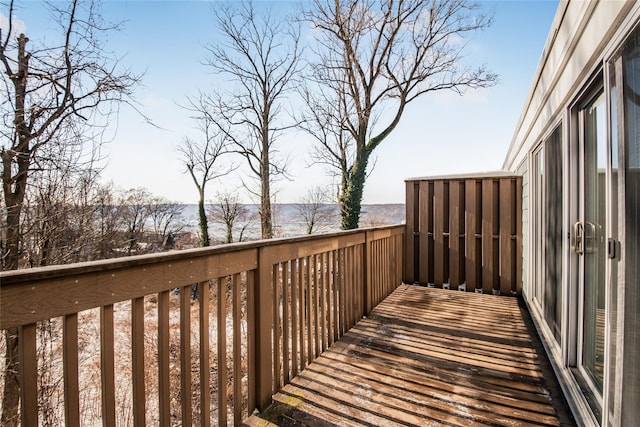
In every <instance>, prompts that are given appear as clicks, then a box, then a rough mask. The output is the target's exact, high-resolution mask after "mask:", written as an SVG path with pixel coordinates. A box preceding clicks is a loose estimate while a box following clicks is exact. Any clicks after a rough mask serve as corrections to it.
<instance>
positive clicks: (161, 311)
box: [158, 291, 171, 427]
mask: <svg viewBox="0 0 640 427" xmlns="http://www.w3.org/2000/svg"><path fill="white" fill-rule="evenodd" d="M170 352H171V350H170V349H169V291H164V292H160V293H159V294H158V410H159V414H158V415H159V418H160V425H161V426H162V427H165V426H170V425H171V394H170V382H169V369H170V365H169V354H170Z"/></svg>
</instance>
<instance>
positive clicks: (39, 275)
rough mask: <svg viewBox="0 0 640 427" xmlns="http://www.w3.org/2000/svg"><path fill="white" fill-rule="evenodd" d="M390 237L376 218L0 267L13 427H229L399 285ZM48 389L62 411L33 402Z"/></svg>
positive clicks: (399, 240)
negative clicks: (13, 346)
mask: <svg viewBox="0 0 640 427" xmlns="http://www.w3.org/2000/svg"><path fill="white" fill-rule="evenodd" d="M403 237H404V226H389V227H379V228H372V229H363V230H355V231H349V232H340V233H334V234H328V235H317V236H311V237H302V238H292V239H281V240H272V241H260V242H251V243H242V244H233V245H226V246H218V247H212V248H204V249H196V250H187V251H180V252H171V253H166V254H160V255H150V256H139V257H131V258H123V259H117V260H109V261H99V262H91V263H83V264H77V265H69V266H59V267H48V268H39V269H32V270H21V271H14V272H4V273H1V274H0V330H3V332H4V331H5V330H9V331H16V333H17V334H18V337H19V341H18V342H19V363H18V368H19V379H20V401H21V405H20V406H21V422H22V425H38V424H42V423H43V422H42V421H43V417H49V418H47V419H54V420H55V419H56V418H55V417H56V416H57V417H59V418H58V421H59V422H64V423H65V424H67V425H72V426H74V425H81V424H94V423H95V422H96V421H97V420H102V424H103V425H109V426H110V425H116V424H134V425H139V426H142V425H145V424H148V423H149V424H159V425H170V424H172V420H173V421H174V422H175V421H176V420H178V422H179V423H180V424H182V425H192V424H194V423H196V421H198V423H199V424H200V425H203V426H206V425H209V424H210V422H211V418H217V420H218V421H217V423H218V424H219V425H226V424H227V423H233V424H236V425H237V424H239V423H240V422H241V421H242V419H244V418H245V417H247V416H248V415H249V414H251V413H252V412H253V410H254V409H255V408H258V409H260V410H262V409H264V408H265V407H266V406H267V405H268V404H269V403H270V401H271V396H272V394H273V393H274V392H275V391H277V390H279V389H280V388H281V387H282V386H283V385H285V384H287V383H288V382H289V381H290V380H291V379H292V378H293V377H295V376H296V375H297V374H298V373H299V372H300V371H301V370H302V369H304V368H305V366H306V365H307V364H309V363H310V362H311V361H312V360H314V359H315V358H316V357H318V355H319V354H320V353H321V352H323V351H324V350H325V349H326V348H327V347H328V346H330V345H331V344H332V343H333V342H334V341H335V340H337V339H338V338H340V337H341V336H342V335H343V334H344V333H345V332H346V331H348V330H349V329H350V328H351V327H352V326H353V325H354V324H355V323H356V322H357V321H358V320H359V319H360V318H361V317H362V316H364V315H366V314H367V313H368V312H369V311H370V310H371V309H372V308H373V307H374V306H375V305H377V303H378V302H380V301H381V300H382V299H384V298H385V297H386V296H387V295H389V294H390V293H391V292H392V291H393V290H394V289H395V288H396V287H397V286H398V285H399V284H400V282H401V276H402V256H403V254H402V253H403ZM196 284H197V298H194V295H195V294H196V292H194V289H195V287H194V285H196ZM91 325H95V326H91ZM45 332H46V333H45ZM44 335H46V337H45V338H46V339H41V338H42V337H43V336H44ZM6 345H7V341H6V340H4V341H3V342H0V348H2V347H3V346H6ZM47 369H49V370H51V371H52V372H56V369H58V370H60V378H61V380H60V381H56V379H55V378H53V379H51V378H49V379H48V380H47V381H48V382H47V381H45V380H44V379H43V375H44V374H45V373H46V371H47ZM49 374H51V372H49ZM50 376H51V375H50ZM96 383H97V385H96ZM45 388H46V391H47V393H43V390H44V389H45ZM96 389H97V390H96ZM52 390H53V391H52ZM56 390H57V396H59V400H62V401H63V402H64V405H63V408H64V409H63V410H62V409H56V407H53V408H51V407H46V408H45V406H46V405H44V403H43V402H44V400H46V399H49V400H51V399H55V396H56V392H55V391H56ZM52 396H54V397H52ZM49 406H51V405H49ZM56 410H57V411H59V412H60V413H57V414H56V412H55V411H56Z"/></svg>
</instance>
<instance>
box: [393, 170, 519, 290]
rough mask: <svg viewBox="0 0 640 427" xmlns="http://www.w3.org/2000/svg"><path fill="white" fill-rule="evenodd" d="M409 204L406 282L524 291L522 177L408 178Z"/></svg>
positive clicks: (458, 287)
mask: <svg viewBox="0 0 640 427" xmlns="http://www.w3.org/2000/svg"><path fill="white" fill-rule="evenodd" d="M406 206H407V233H406V248H405V250H406V252H405V254H406V256H405V268H404V272H405V277H404V280H405V282H418V283H421V284H433V285H435V286H437V287H447V286H449V287H450V289H460V290H464V289H465V288H466V290H467V291H474V290H480V289H481V290H482V291H483V292H484V293H491V292H494V293H497V292H498V291H500V293H501V294H507V295H509V294H514V293H520V291H521V289H522V178H521V177H518V176H506V175H500V176H476V177H466V176H465V177H449V178H433V179H432V178H419V179H415V180H408V181H407V201H406ZM412 236H413V237H412ZM443 285H444V286H443ZM461 285H462V286H461Z"/></svg>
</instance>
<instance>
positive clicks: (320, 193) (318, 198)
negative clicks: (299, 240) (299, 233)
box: [296, 186, 334, 234]
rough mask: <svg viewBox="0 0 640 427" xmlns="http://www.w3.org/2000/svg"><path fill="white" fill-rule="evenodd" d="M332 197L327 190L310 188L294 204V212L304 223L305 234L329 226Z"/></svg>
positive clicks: (331, 212)
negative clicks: (295, 211) (296, 212)
mask: <svg viewBox="0 0 640 427" xmlns="http://www.w3.org/2000/svg"><path fill="white" fill-rule="evenodd" d="M331 200H332V197H331V196H330V194H329V191H328V189H326V188H323V187H319V186H316V187H312V188H310V189H309V190H308V191H307V193H306V195H305V196H304V197H302V198H301V199H300V201H299V202H298V203H297V204H296V210H297V211H298V214H300V217H301V218H302V220H303V221H304V225H305V232H306V233H307V234H312V233H313V232H314V231H318V230H322V229H323V228H325V227H327V226H329V225H330V224H331V222H332V220H333V216H334V209H333V207H334V205H331V204H329V203H330V202H331Z"/></svg>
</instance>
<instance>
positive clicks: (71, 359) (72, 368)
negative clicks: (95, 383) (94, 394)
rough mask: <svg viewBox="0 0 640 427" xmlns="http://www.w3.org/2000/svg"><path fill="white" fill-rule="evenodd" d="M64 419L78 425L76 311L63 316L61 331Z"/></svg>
mask: <svg viewBox="0 0 640 427" xmlns="http://www.w3.org/2000/svg"><path fill="white" fill-rule="evenodd" d="M62 341H63V350H62V358H63V361H64V362H63V371H64V419H65V425H67V426H78V425H80V387H79V384H78V313H74V314H69V315H67V316H64V332H63V338H62Z"/></svg>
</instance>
